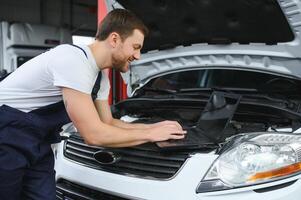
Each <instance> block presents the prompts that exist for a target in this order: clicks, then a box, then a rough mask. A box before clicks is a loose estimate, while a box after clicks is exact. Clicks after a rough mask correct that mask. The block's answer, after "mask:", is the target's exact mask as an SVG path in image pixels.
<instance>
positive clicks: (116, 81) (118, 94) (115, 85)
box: [97, 0, 127, 105]
mask: <svg viewBox="0 0 301 200" xmlns="http://www.w3.org/2000/svg"><path fill="white" fill-rule="evenodd" d="M97 7H98V9H97V16H98V19H97V21H98V23H100V22H101V20H102V19H103V18H104V17H105V16H106V14H107V12H108V11H107V6H106V2H105V0H98V4H97ZM108 73H109V79H110V83H111V90H110V96H109V104H110V105H112V104H113V103H116V102H118V101H120V100H123V99H126V98H127V92H126V91H127V89H126V85H125V84H124V82H123V79H122V77H121V75H120V73H119V72H116V71H112V70H109V72H108Z"/></svg>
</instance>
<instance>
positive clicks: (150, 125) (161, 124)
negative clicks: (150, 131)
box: [148, 120, 182, 129]
mask: <svg viewBox="0 0 301 200" xmlns="http://www.w3.org/2000/svg"><path fill="white" fill-rule="evenodd" d="M164 125H175V126H177V127H178V128H179V129H182V126H181V125H180V124H179V123H178V122H177V121H169V120H165V121H162V122H157V123H154V124H149V125H148V126H149V128H155V127H160V126H164Z"/></svg>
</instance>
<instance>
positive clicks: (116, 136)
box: [62, 88, 186, 147]
mask: <svg viewBox="0 0 301 200" xmlns="http://www.w3.org/2000/svg"><path fill="white" fill-rule="evenodd" d="M62 92H63V98H64V102H65V105H66V110H67V112H68V115H69V117H70V119H71V120H72V122H73V123H74V125H75V127H76V128H77V129H78V131H79V132H80V134H81V136H82V137H83V139H84V140H85V142H86V143H87V144H90V145H96V146H107V147H125V146H133V145H138V144H142V143H145V142H155V141H164V140H167V139H181V138H183V137H184V134H185V133H186V132H185V131H183V130H182V129H180V128H179V127H178V126H176V125H173V124H166V125H163V126H157V127H153V128H149V129H125V128H119V127H115V126H112V125H109V124H106V123H104V122H102V121H101V119H100V117H99V115H98V112H97V110H96V108H95V106H94V104H93V101H92V99H91V96H90V95H88V94H84V93H82V92H79V91H76V90H73V89H70V88H62Z"/></svg>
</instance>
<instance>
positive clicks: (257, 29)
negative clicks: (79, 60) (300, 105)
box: [107, 0, 301, 85]
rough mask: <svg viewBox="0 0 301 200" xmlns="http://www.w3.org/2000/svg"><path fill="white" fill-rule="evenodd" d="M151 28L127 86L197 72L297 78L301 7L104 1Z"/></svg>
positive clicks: (248, 0)
mask: <svg viewBox="0 0 301 200" xmlns="http://www.w3.org/2000/svg"><path fill="white" fill-rule="evenodd" d="M107 6H108V10H112V9H114V8H125V9H129V10H131V11H132V12H134V13H135V14H136V15H137V16H138V17H139V18H141V19H142V20H143V21H144V23H145V24H146V25H147V27H148V28H149V29H150V33H149V36H148V37H146V38H145V42H144V47H143V52H144V53H143V55H142V56H141V59H140V60H139V61H137V62H133V63H132V64H131V75H130V76H129V74H128V75H125V76H123V77H124V79H125V81H126V82H127V83H128V84H130V85H132V84H136V83H139V82H143V81H146V80H147V79H149V78H152V77H156V76H158V75H160V74H164V73H170V72H172V71H177V70H185V69H192V68H196V67H226V68H241V69H245V68H247V70H259V71H260V70H262V71H266V72H271V73H280V74H284V75H288V76H295V77H301V70H299V69H298V68H299V67H300V60H299V59H300V58H301V45H300V41H301V40H300V39H301V37H300V31H301V12H300V11H301V2H300V1H298V2H297V1H290V0H281V1H280V0H225V1H220V0H147V1H141V0H107Z"/></svg>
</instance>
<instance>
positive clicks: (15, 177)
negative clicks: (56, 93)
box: [0, 52, 101, 200]
mask: <svg viewBox="0 0 301 200" xmlns="http://www.w3.org/2000/svg"><path fill="white" fill-rule="evenodd" d="M84 53H85V52H84ZM100 80H101V72H100V73H99V74H98V77H97V80H96V83H98V84H96V83H95V85H94V88H93V91H92V98H93V100H94V99H95V98H96V95H97V92H98V90H99V87H100V85H99V83H100ZM69 122H70V119H69V117H68V115H67V112H66V110H65V106H64V103H63V101H61V102H58V103H55V104H51V105H48V106H45V107H42V108H39V109H36V110H33V111H31V112H28V113H25V112H22V111H20V110H17V109H15V108H12V107H9V106H7V105H2V106H1V107H0V200H17V199H34V200H48V199H49V200H54V199H55V171H54V156H53V152H52V149H51V144H52V143H57V142H60V141H61V138H60V135H59V132H60V131H61V127H62V126H63V125H64V124H66V123H69Z"/></svg>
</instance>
